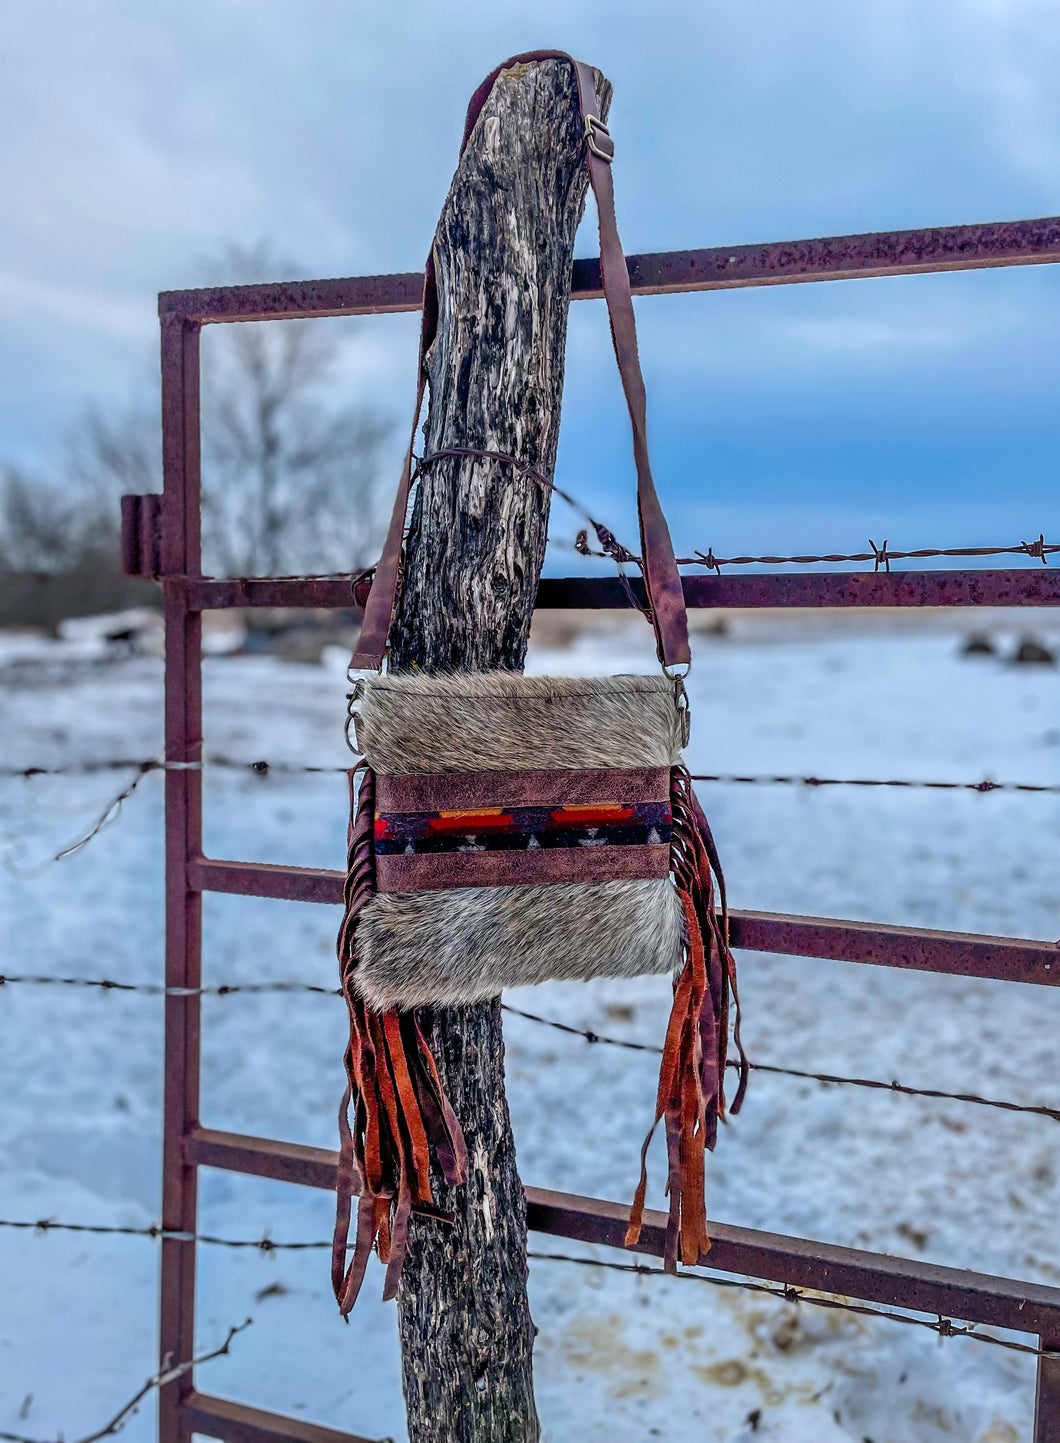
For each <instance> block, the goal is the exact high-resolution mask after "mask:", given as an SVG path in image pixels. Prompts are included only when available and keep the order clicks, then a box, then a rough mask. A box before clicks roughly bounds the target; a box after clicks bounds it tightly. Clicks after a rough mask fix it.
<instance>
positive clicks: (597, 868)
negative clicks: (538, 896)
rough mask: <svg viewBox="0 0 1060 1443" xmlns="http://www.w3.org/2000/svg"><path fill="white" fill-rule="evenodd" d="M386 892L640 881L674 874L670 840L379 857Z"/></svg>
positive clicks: (378, 879) (377, 871)
mask: <svg viewBox="0 0 1060 1443" xmlns="http://www.w3.org/2000/svg"><path fill="white" fill-rule="evenodd" d="M375 874H376V888H377V890H378V891H380V892H438V891H442V890H443V889H445V888H448V887H540V886H547V885H548V884H550V883H557V882H639V881H647V880H650V879H652V878H659V877H667V876H669V874H670V848H669V845H668V844H667V843H662V844H660V845H656V844H654V843H652V844H650V845H648V846H643V847H623V846H604V847H541V848H535V849H534V850H533V851H526V852H444V853H442V852H425V853H420V854H419V855H417V856H402V857H377V858H376V862H375Z"/></svg>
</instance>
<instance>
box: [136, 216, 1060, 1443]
mask: <svg viewBox="0 0 1060 1443" xmlns="http://www.w3.org/2000/svg"><path fill="white" fill-rule="evenodd" d="M1058 261H1060V217H1047V218H1045V219H1041V220H1029V221H1007V222H999V223H994V224H987V225H972V226H950V227H941V228H934V229H930V230H908V231H894V232H886V233H881V234H874V235H858V236H838V237H831V238H827V239H819V240H804V241H791V242H779V243H773V244H769V245H751V246H733V247H724V246H722V247H715V248H713V249H709V250H696V251H671V252H663V253H660V254H654V255H642V256H630V257H629V258H628V266H629V271H630V278H631V282H632V287H633V291H634V293H635V294H638V295H662V294H668V293H673V292H682V291H697V290H720V289H732V288H737V287H744V286H767V285H789V284H795V283H803V282H810V281H834V280H845V279H858V278H868V277H879V276H898V275H916V274H926V273H930V272H941V271H955V270H975V269H982V268H988V267H998V266H1013V265H1041V264H1053V263H1056V262H1058ZM422 291H423V277H422V274H420V273H410V274H404V275H394V276H368V277H354V278H349V279H340V280H326V281H295V282H285V283H281V284H275V285H272V284H270V285H254V286H224V287H216V288H212V289H207V290H193V291H169V292H163V294H162V295H160V296H159V315H160V318H161V328H162V446H163V473H164V489H163V495H162V499H161V506H160V508H159V505H158V502H157V501H156V500H152V499H149V498H146V497H140V498H126V502H125V504H124V505H123V520H124V523H125V545H124V556H125V561H126V565H127V567H128V569H129V570H130V571H132V572H137V573H139V574H143V573H145V572H149V573H152V574H155V575H157V576H158V578H159V579H160V580H161V582H162V588H163V597H164V608H165V620H166V704H165V705H166V757H167V760H168V761H170V762H177V763H189V762H190V763H199V762H201V760H202V676H201V662H202V649H201V614H202V612H203V611H204V610H215V609H219V608H226V607H244V606H285V607H331V608H345V607H348V606H349V605H350V604H351V596H350V584H349V582H348V581H342V580H334V579H311V580H292V579H276V578H262V579H252V580H248V581H225V580H220V581H217V580H211V579H209V578H206V577H203V576H202V575H201V571H202V558H201V546H200V505H201V493H200V442H199V379H200V378H199V336H200V331H201V328H202V326H203V325H207V324H211V323H215V322H231V321H261V320H281V319H296V318H298V319H308V318H311V317H320V316H348V315H372V314H384V313H392V312H398V311H414V310H418V309H419V306H420V301H421V297H422ZM601 294H602V292H601V289H600V274H599V262H598V261H596V260H582V261H576V262H575V263H574V271H573V289H572V297H573V298H574V299H584V298H589V297H598V296H600V295H601ZM637 584H638V583H633V585H634V587H636V585H637ZM684 588H685V596H686V600H687V602H688V605H689V606H690V607H695V608H707V609H709V608H712V607H722V606H724V607H733V608H740V607H748V608H750V607H766V606H768V607H814V606H896V607H897V606H961V607H964V606H1015V605H1020V606H1051V605H1058V604H1060V568H1057V569H1055V570H1054V569H1052V568H1043V567H1041V566H1038V567H1027V568H1002V569H993V570H967V571H961V570H952V571H909V572H900V571H894V572H888V571H877V572H868V573H851V572H818V573H814V574H807V575H792V574H783V573H780V574H769V573H763V574H756V575H746V576H734V575H721V576H718V575H709V576H691V577H685V578H684ZM537 605H538V606H539V607H579V608H587V609H610V608H617V607H624V606H626V605H628V597H627V595H626V593H625V592H624V590H623V588H622V586H621V584H620V582H619V581H618V580H616V579H612V578H603V579H589V580H585V579H574V578H572V579H545V580H543V581H542V582H541V586H540V590H539V592H538V597H537ZM165 786H166V974H165V982H166V986H167V987H168V988H187V989H194V988H198V987H200V986H201V952H202V895H203V893H204V892H208V891H216V892H235V893H240V894H244V895H248V896H255V897H280V898H287V899H293V900H300V901H306V902H324V903H337V902H339V901H340V900H341V893H342V878H341V874H340V873H338V872H329V871H322V870H319V869H311V868H301V867H277V866H267V865H265V864H263V863H254V862H242V861H237V860H232V861H226V860H216V859H213V858H207V857H205V856H204V855H203V851H202V773H201V770H199V769H198V767H195V766H192V767H188V768H187V769H182V768H178V769H175V770H174V769H167V771H166V781H165ZM733 942H734V945H735V946H736V947H738V948H750V949H753V950H756V951H764V952H775V953H785V954H788V955H791V956H795V957H807V958H809V957H828V958H833V959H838V960H845V961H851V962H862V963H869V964H875V965H882V966H888V967H907V968H912V969H917V970H927V971H933V972H948V973H953V974H954V975H958V976H972V977H990V978H998V979H1003V980H1006V981H1018V982H1033V983H1039V984H1046V985H1055V984H1056V983H1058V982H1060V950H1058V949H1057V947H1056V946H1054V945H1053V944H1052V943H1048V942H1042V941H1035V940H1029V939H1020V938H1009V937H984V936H977V935H971V934H963V933H953V932H939V931H930V930H927V929H923V928H914V927H898V926H884V925H879V924H873V923H865V922H856V921H843V920H833V919H830V918H822V917H794V916H781V915H775V914H771V913H760V912H737V913H736V914H735V916H734V923H733ZM1054 964H1055V965H1054ZM200 1027H201V1008H200V998H199V996H197V995H184V996H181V995H173V994H167V996H166V999H165V1102H164V1161H163V1207H162V1225H163V1227H164V1228H165V1229H166V1231H167V1232H178V1233H188V1234H194V1233H195V1232H196V1213H197V1176H198V1170H199V1168H201V1167H214V1168H224V1169H227V1170H230V1171H235V1172H241V1173H248V1174H252V1175H255V1176H258V1177H267V1178H273V1179H278V1180H280V1181H284V1182H290V1183H298V1184H301V1185H303V1186H309V1187H318V1188H325V1189H333V1188H334V1186H335V1167H336V1155H335V1154H334V1153H332V1152H329V1151H326V1150H324V1149H320V1148H309V1147H302V1146H300V1145H297V1144H295V1143H290V1142H284V1141H279V1140H276V1139H270V1138H257V1137H248V1136H243V1135H239V1134H233V1133H225V1132H218V1131H215V1130H212V1129H209V1128H203V1127H202V1126H201V1125H200V1122H199V1075H200ZM526 1191H527V1203H528V1209H527V1220H528V1225H529V1227H530V1228H531V1229H533V1230H535V1231H539V1232H546V1233H551V1234H553V1235H555V1236H558V1237H565V1238H575V1239H580V1240H583V1241H587V1242H594V1243H600V1244H605V1245H608V1246H616V1247H617V1246H620V1245H621V1243H622V1238H623V1235H624V1232H625V1226H626V1217H627V1209H626V1208H625V1207H623V1206H621V1205H619V1204H617V1203H612V1202H606V1201H604V1200H602V1199H599V1198H582V1197H574V1196H568V1195H566V1194H563V1193H554V1192H546V1191H542V1190H540V1189H536V1188H527V1190H526ZM664 1226H665V1218H664V1215H663V1214H661V1213H649V1214H647V1215H646V1224H645V1227H644V1231H643V1234H642V1237H641V1241H640V1244H639V1245H638V1251H640V1252H643V1253H648V1254H651V1255H654V1256H661V1255H662V1250H663V1232H664ZM711 1236H712V1238H713V1239H714V1248H713V1250H712V1251H711V1253H710V1254H709V1255H708V1257H707V1259H706V1260H705V1264H704V1265H705V1266H707V1267H710V1268H714V1269H719V1270H721V1271H724V1272H727V1273H738V1274H744V1275H747V1276H749V1277H755V1278H762V1279H766V1280H769V1281H773V1282H780V1283H786V1284H791V1285H793V1286H799V1287H805V1288H813V1289H818V1290H820V1291H823V1292H832V1293H841V1294H844V1295H846V1296H848V1297H854V1298H859V1299H862V1300H864V1301H867V1302H876V1303H883V1304H888V1305H891V1306H895V1307H900V1308H908V1309H911V1310H914V1311H922V1312H926V1313H930V1314H933V1315H940V1314H945V1315H946V1316H949V1317H955V1318H959V1319H962V1320H964V1321H966V1322H971V1323H982V1324H986V1325H990V1326H994V1327H1001V1328H1009V1329H1014V1330H1016V1331H1020V1332H1024V1333H1031V1334H1035V1335H1036V1336H1037V1338H1038V1340H1039V1346H1040V1347H1042V1348H1044V1349H1053V1350H1060V1288H1054V1287H1046V1286H1042V1285H1039V1284H1035V1283H1027V1282H1020V1281H1017V1280H1013V1279H1007V1278H995V1277H989V1276H985V1275H982V1274H978V1273H972V1272H967V1271H964V1270H962V1269H957V1268H945V1267H938V1266H935V1265H933V1264H929V1263H919V1262H912V1261H909V1260H907V1259H901V1258H894V1257H890V1256H888V1255H886V1254H882V1253H873V1252H863V1251H859V1250H857V1249H853V1248H843V1247H836V1246H833V1245H831V1244H827V1243H820V1242H812V1241H807V1240H805V1239H801V1238H791V1237H782V1236H778V1235H775V1234H772V1233H765V1232H760V1231H756V1230H754V1229H750V1228H740V1227H734V1226H730V1225H725V1224H722V1223H713V1224H711ZM161 1246H162V1276H161V1301H160V1310H161V1338H160V1350H161V1354H162V1355H163V1356H165V1355H166V1354H169V1355H170V1356H172V1357H176V1358H191V1357H192V1356H193V1341H194V1317H195V1261H196V1253H195V1244H194V1242H193V1241H185V1240H182V1239H178V1238H172V1237H166V1238H164V1239H163V1241H162V1244H161ZM193 1432H194V1433H203V1434H206V1435H208V1436H210V1437H214V1438H221V1439H227V1440H230V1443H368V1440H366V1439H363V1438H359V1437H358V1436H357V1435H354V1434H351V1433H342V1432H337V1431H336V1430H334V1429H331V1428H324V1427H321V1426H318V1425H314V1424H311V1423H306V1422H304V1421H303V1420H301V1419H295V1418H286V1417H281V1416H280V1415H277V1414H273V1413H268V1412H265V1411H263V1410H261V1409H257V1408H253V1407H251V1406H249V1405H247V1404H243V1403H235V1402H231V1401H228V1400H225V1399H221V1398H215V1397H211V1396H209V1395H207V1394H203V1393H200V1392H198V1391H197V1390H196V1388H195V1385H194V1380H193V1376H192V1374H191V1372H188V1373H186V1374H184V1375H183V1376H181V1377H180V1378H178V1379H176V1380H175V1381H174V1382H172V1383H170V1384H168V1385H167V1386H165V1387H164V1388H163V1389H161V1390H160V1394H159V1438H160V1443H186V1440H188V1439H190V1437H191V1435H192V1433H193ZM1033 1439H1034V1443H1060V1356H1041V1357H1039V1360H1038V1373H1037V1389H1036V1406H1035V1422H1034V1433H1033Z"/></svg>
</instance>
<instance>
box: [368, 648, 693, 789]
mask: <svg viewBox="0 0 1060 1443" xmlns="http://www.w3.org/2000/svg"><path fill="white" fill-rule="evenodd" d="M357 733H358V737H359V740H360V746H361V749H362V750H363V752H364V754H365V756H366V757H367V759H368V764H369V766H371V767H372V768H373V770H374V771H376V772H377V773H381V774H385V775H388V776H399V775H403V774H408V773H410V772H474V771H513V772H515V771H529V770H533V769H546V770H556V771H563V770H570V769H572V768H575V769H576V768H589V767H668V766H673V765H674V764H675V763H676V762H678V761H679V760H680V752H681V722H680V718H679V716H678V713H677V709H676V707H675V705H674V691H673V685H672V683H671V682H669V681H667V679H666V678H665V677H664V676H605V677H547V676H521V675H520V674H519V673H518V672H508V671H490V672H471V673H461V674H459V675H451V676H420V675H416V674H412V675H402V676H389V675H388V676H381V677H373V678H371V679H370V680H367V681H365V682H364V683H363V685H362V695H361V707H360V715H359V717H358V722H357Z"/></svg>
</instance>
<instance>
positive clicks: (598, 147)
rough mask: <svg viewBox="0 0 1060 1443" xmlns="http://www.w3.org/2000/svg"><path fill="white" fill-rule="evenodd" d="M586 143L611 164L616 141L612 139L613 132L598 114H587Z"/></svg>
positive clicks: (594, 152) (593, 151) (600, 158)
mask: <svg viewBox="0 0 1060 1443" xmlns="http://www.w3.org/2000/svg"><path fill="white" fill-rule="evenodd" d="M584 135H585V143H586V144H587V145H588V147H589V149H590V150H591V151H592V153H593V155H595V156H596V157H597V158H598V159H599V160H606V161H607V163H608V164H609V165H610V163H611V161H612V160H613V159H614V155H615V142H614V141H613V140H612V139H611V132H610V131H609V130H608V128H607V126H606V125H605V124H604V122H603V121H602V120H601V119H600V117H599V116H598V115H587V116H586V117H585V131H584Z"/></svg>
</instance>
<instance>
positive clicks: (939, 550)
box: [573, 531, 1060, 576]
mask: <svg viewBox="0 0 1060 1443" xmlns="http://www.w3.org/2000/svg"><path fill="white" fill-rule="evenodd" d="M612 540H613V538H612ZM869 548H870V549H869V550H868V551H853V552H845V553H844V552H836V551H830V552H822V553H821V554H820V555H816V556H813V555H803V556H715V554H714V548H713V547H709V548H708V549H707V550H706V551H696V552H693V554H692V555H691V556H679V557H678V558H677V564H678V566H705V567H706V568H707V570H708V571H713V572H715V573H716V574H717V575H719V576H720V575H721V568H722V567H723V566H816V565H818V564H820V563H822V562H832V563H836V562H860V561H871V562H872V569H873V571H880V570H881V569H882V570H883V571H890V569H891V562H892V561H908V560H923V559H926V558H928V557H935V556H952V557H981V556H1028V557H1030V558H1031V559H1032V560H1034V561H1040V562H1041V563H1042V565H1043V566H1047V565H1048V564H1049V562H1048V558H1049V557H1050V556H1052V555H1053V554H1054V553H1055V552H1057V551H1060V545H1057V544H1054V543H1050V542H1047V541H1046V539H1045V533H1044V532H1040V533H1039V535H1038V539H1037V541H1020V542H1018V543H1017V544H1016V545H1014V546H922V547H918V548H917V549H916V550H914V551H893V550H891V546H890V542H888V541H884V542H883V543H882V544H881V545H879V546H877V544H876V542H875V541H871V540H870V541H869ZM618 549H619V552H620V553H621V554H620V555H616V552H615V550H614V548H613V547H611V546H609V545H608V544H607V542H606V541H605V540H604V539H603V538H602V537H601V549H600V550H599V551H594V550H593V549H592V548H591V547H590V545H589V535H588V532H587V531H579V533H578V536H577V538H576V540H575V542H574V545H573V550H574V551H576V552H577V553H578V555H579V556H592V557H596V558H598V559H600V560H605V561H606V560H612V561H614V560H621V561H623V562H632V563H634V564H636V565H638V566H639V565H640V564H641V559H640V557H639V556H635V555H633V554H632V552H629V551H627V550H626V549H625V547H619V548H618Z"/></svg>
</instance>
